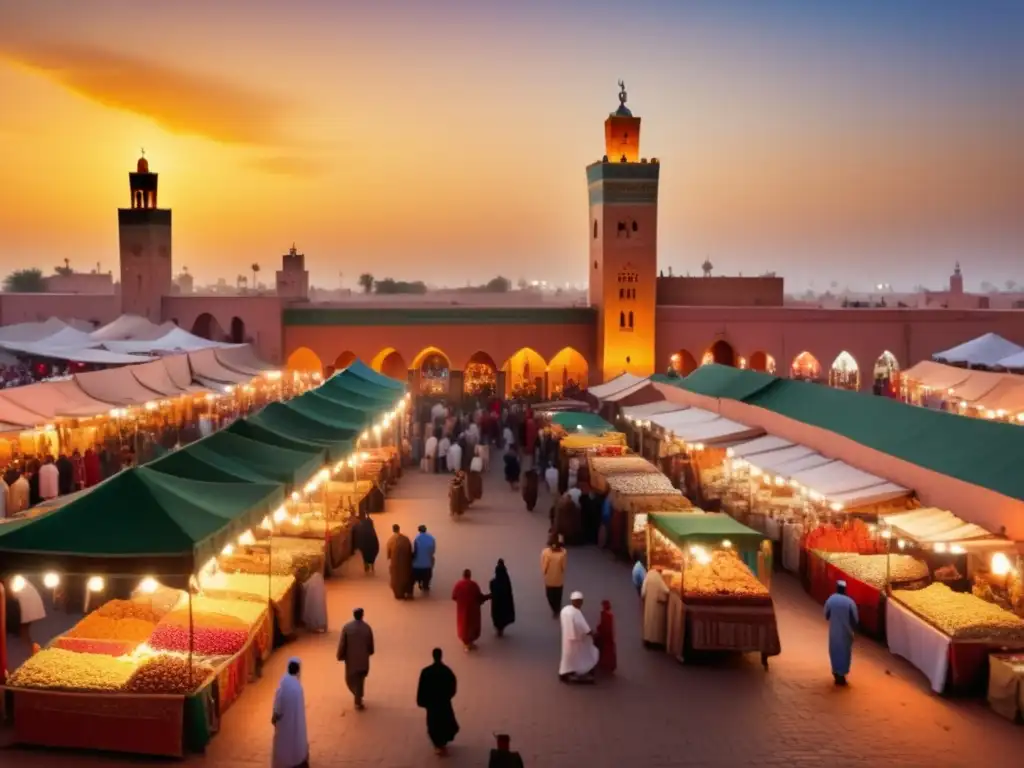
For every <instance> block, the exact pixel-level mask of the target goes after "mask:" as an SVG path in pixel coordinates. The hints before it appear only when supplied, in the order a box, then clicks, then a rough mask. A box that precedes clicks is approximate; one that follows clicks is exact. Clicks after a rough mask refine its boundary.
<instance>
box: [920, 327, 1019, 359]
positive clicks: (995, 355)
mask: <svg viewBox="0 0 1024 768" xmlns="http://www.w3.org/2000/svg"><path fill="white" fill-rule="evenodd" d="M1020 352H1024V347H1021V346H1020V345H1019V344H1014V343H1013V342H1012V341H1008V340H1007V339H1004V338H1003V337H1002V336H1000V335H999V334H997V333H986V334H985V335H983V336H979V337H978V338H976V339H971V340H970V341H965V342H964V343H963V344H958V345H957V346H955V347H953V348H952V349H947V350H945V351H943V352H939V353H937V354H934V355H932V359H933V360H938V361H939V362H942V363H960V364H962V365H984V366H994V365H998V364H999V361H1000V360H1003V359H1004V358H1007V357H1009V356H1010V355H1016V354H1018V353H1020Z"/></svg>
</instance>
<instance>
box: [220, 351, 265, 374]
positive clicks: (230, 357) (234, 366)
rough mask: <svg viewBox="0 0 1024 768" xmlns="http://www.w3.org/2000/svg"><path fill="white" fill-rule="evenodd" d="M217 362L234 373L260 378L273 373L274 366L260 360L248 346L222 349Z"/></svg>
mask: <svg viewBox="0 0 1024 768" xmlns="http://www.w3.org/2000/svg"><path fill="white" fill-rule="evenodd" d="M216 356H217V362H218V363H220V364H221V365H223V366H224V367H225V368H228V369H230V370H232V371H238V372H239V373H246V374H249V376H251V377H256V376H259V375H260V374H261V373H265V372H266V371H273V370H275V369H274V366H272V365H270V364H269V363H265V362H263V361H262V360H260V359H259V358H258V357H257V356H256V353H255V352H254V351H253V348H252V347H251V346H250V345H248V344H242V345H240V346H234V347H222V348H221V349H218V350H217V352H216Z"/></svg>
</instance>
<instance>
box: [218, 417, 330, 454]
mask: <svg viewBox="0 0 1024 768" xmlns="http://www.w3.org/2000/svg"><path fill="white" fill-rule="evenodd" d="M223 431H224V432H230V433H231V434H233V435H238V436H240V437H246V438H248V439H250V440H255V441H256V442H259V443H264V444H265V445H275V446H277V447H278V448H287V449H288V450H290V451H301V452H302V453H311V454H315V455H316V456H317V457H318V459H319V460H320V463H321V464H323V463H324V462H326V461H327V449H326V448H324V446H323V445H320V444H318V443H310V442H307V441H306V440H299V439H298V438H294V437H288V436H287V435H285V434H282V433H281V432H277V431H276V430H273V429H268V428H267V427H265V426H261V425H259V424H253V423H252V422H251V421H249V420H248V419H237V420H236V421H234V422H232V424H231V426H229V427H228V428H227V429H225V430H223Z"/></svg>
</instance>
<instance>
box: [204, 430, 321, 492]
mask: <svg viewBox="0 0 1024 768" xmlns="http://www.w3.org/2000/svg"><path fill="white" fill-rule="evenodd" d="M195 448H197V449H198V450H199V454H198V455H199V456H200V457H204V456H209V455H210V454H214V455H219V456H221V457H227V458H229V459H231V460H232V461H234V462H236V463H239V464H245V465H246V466H247V467H248V469H249V471H251V472H256V473H259V474H260V475H263V476H264V477H266V478H270V479H269V480H268V481H267V482H275V483H283V484H285V485H287V486H288V487H289V488H291V487H294V486H297V485H302V484H304V483H305V482H306V481H307V480H309V478H311V477H312V476H313V475H315V474H316V473H317V472H318V471H319V470H320V468H321V467H322V466H323V464H324V462H323V459H322V457H321V456H318V455H317V454H314V453H307V452H305V451H291V450H288V449H287V448H281V447H279V446H276V445H267V444H266V443H261V442H258V441H256V440H250V439H249V438H247V437H241V436H239V435H236V434H233V433H231V432H214V433H213V434H212V435H210V436H208V437H205V438H203V439H202V440H200V441H199V442H197V443H195Z"/></svg>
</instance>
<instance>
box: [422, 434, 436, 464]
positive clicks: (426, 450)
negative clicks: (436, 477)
mask: <svg viewBox="0 0 1024 768" xmlns="http://www.w3.org/2000/svg"><path fill="white" fill-rule="evenodd" d="M423 461H424V462H425V464H424V467H423V469H424V471H426V472H430V473H431V474H433V472H434V463H435V462H436V461H437V438H436V437H435V436H434V435H433V434H431V435H430V437H428V438H427V440H426V443H424V445H423Z"/></svg>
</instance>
